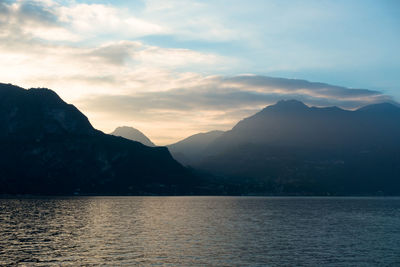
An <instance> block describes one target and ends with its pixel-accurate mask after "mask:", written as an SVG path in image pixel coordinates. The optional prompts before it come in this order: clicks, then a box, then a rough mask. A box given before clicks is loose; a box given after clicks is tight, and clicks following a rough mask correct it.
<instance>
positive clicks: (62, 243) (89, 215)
mask: <svg viewBox="0 0 400 267" xmlns="http://www.w3.org/2000/svg"><path fill="white" fill-rule="evenodd" d="M18 264H19V265H27V266H31V265H33V266H49V265H50V266H51V265H55V266H59V265H63V266H65V265H73V266H77V265H78V266H79V265H86V266H91V265H96V266H97V265H103V266H120V265H126V266H135V265H137V266H400V198H300V197H299V198H297V197H296V198H295V197H271V198H262V197H74V198H31V199H0V265H18Z"/></svg>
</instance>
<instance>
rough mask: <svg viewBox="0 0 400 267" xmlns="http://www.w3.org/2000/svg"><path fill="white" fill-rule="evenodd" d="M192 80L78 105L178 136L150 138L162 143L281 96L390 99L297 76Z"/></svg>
mask: <svg viewBox="0 0 400 267" xmlns="http://www.w3.org/2000/svg"><path fill="white" fill-rule="evenodd" d="M194 80H195V82H194V83H188V82H187V81H186V82H185V85H186V86H185V87H180V88H172V89H169V90H163V91H153V92H140V93H134V92H131V93H130V94H124V95H99V96H94V97H89V98H87V99H81V100H80V102H79V106H81V107H82V108H83V109H84V110H87V111H88V112H89V114H90V113H97V114H98V115H100V114H103V115H104V116H106V117H109V118H111V117H112V118H118V119H116V120H114V122H115V123H119V124H123V123H125V124H127V123H131V124H134V125H140V126H142V127H143V128H146V132H149V133H150V135H151V134H152V133H153V132H154V131H152V129H149V128H148V127H149V125H150V124H153V125H154V124H155V125H158V127H159V129H164V130H165V131H167V132H169V133H170V136H174V134H176V139H173V138H172V139H166V138H164V137H162V138H161V137H160V138H161V139H157V137H156V136H151V137H152V138H153V139H156V140H157V141H158V142H159V143H160V142H161V143H164V144H165V143H167V142H168V141H169V140H171V141H173V140H175V141H176V140H177V139H179V138H183V137H185V136H188V135H190V134H194V133H196V132H201V131H208V130H215V129H222V130H227V129H230V128H231V127H233V126H234V124H235V123H237V122H238V121H239V120H241V119H243V118H244V117H247V116H250V115H252V114H254V113H256V112H258V111H259V110H261V109H262V108H264V107H265V106H267V105H269V104H273V103H275V102H277V101H279V100H281V99H298V100H301V101H303V102H305V103H306V104H308V105H311V106H333V105H336V106H340V107H342V108H347V109H354V108H357V107H360V106H363V105H366V104H371V103H376V102H387V101H393V100H392V98H391V97H390V96H387V95H384V94H382V93H381V92H378V91H373V90H368V89H351V88H346V87H340V86H333V85H329V84H323V83H313V82H309V81H305V80H296V79H283V78H273V77H266V76H257V75H238V76H233V77H223V76H213V77H203V78H199V77H194ZM176 84H179V82H176ZM189 84H192V86H189ZM100 117H101V115H100ZM115 126H117V125H115ZM163 138H164V139H163Z"/></svg>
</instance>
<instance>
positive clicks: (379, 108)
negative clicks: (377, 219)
mask: <svg viewBox="0 0 400 267" xmlns="http://www.w3.org/2000/svg"><path fill="white" fill-rule="evenodd" d="M191 139H192V138H188V139H186V141H188V140H189V141H190V140H191ZM194 143H195V142H194ZM178 144H179V143H178ZM185 145H186V147H191V146H190V142H189V144H188V143H187V142H186V143H185ZM170 147H171V146H170ZM192 147H193V148H194V150H196V149H195V146H192ZM172 148H173V150H172V151H171V153H172V154H173V155H177V156H176V159H177V160H181V158H180V157H179V155H180V153H181V154H187V151H186V150H185V149H179V148H180V147H179V146H176V145H173V146H172ZM191 154H193V155H196V157H192V158H190V160H189V161H187V160H186V159H184V160H183V161H182V163H183V164H188V165H190V166H192V167H193V168H195V169H198V170H202V171H204V172H208V173H211V174H213V175H217V176H220V177H225V178H227V177H229V181H232V180H235V179H236V181H242V182H243V181H249V183H250V184H251V185H252V186H254V185H256V184H257V185H258V189H255V190H259V191H260V192H275V193H284V194H399V193H400V108H399V107H398V106H396V105H394V104H390V103H381V104H373V105H368V106H365V107H362V108H360V109H357V110H354V111H350V110H343V109H340V108H338V107H326V108H318V107H308V106H307V105H305V104H304V103H302V102H299V101H296V100H286V101H279V102H278V103H276V104H275V105H271V106H267V107H266V108H264V109H263V110H261V111H260V112H258V113H257V114H255V115H253V116H250V117H248V118H246V119H243V120H241V121H240V122H239V123H237V124H236V125H235V126H234V127H233V128H232V129H231V130H229V131H226V132H224V133H221V134H220V135H219V136H218V137H217V138H210V139H209V142H208V143H207V142H203V143H202V145H201V146H199V147H198V149H197V150H196V151H191Z"/></svg>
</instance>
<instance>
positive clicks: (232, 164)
mask: <svg viewBox="0 0 400 267" xmlns="http://www.w3.org/2000/svg"><path fill="white" fill-rule="evenodd" d="M115 135H122V136H124V137H126V138H123V137H120V136H115ZM399 137H400V107H399V106H397V105H396V104H391V103H381V104H373V105H368V106H365V107H362V108H359V109H357V110H344V109H341V108H338V107H324V108H319V107H309V106H307V105H305V104H304V103H302V102H299V101H296V100H283V101H279V102H278V103H276V104H274V105H270V106H267V107H266V108H264V109H263V110H261V111H260V112H258V113H256V114H254V115H253V116H250V117H248V118H245V119H243V120H241V121H240V122H238V123H237V124H236V125H235V126H234V127H233V128H232V129H231V130H229V131H225V132H222V131H212V132H208V133H200V134H196V135H193V136H190V137H188V138H186V139H184V140H182V141H180V142H177V143H175V144H171V145H169V146H168V148H167V147H153V146H154V144H153V143H151V141H150V140H149V139H148V138H146V137H145V136H144V135H143V134H142V133H140V132H139V131H138V130H136V129H133V128H130V127H122V128H117V129H116V131H114V132H113V135H108V134H104V133H103V132H101V131H99V130H96V129H94V128H93V127H92V125H91V124H90V122H89V120H88V119H87V118H86V116H85V115H83V114H82V113H81V112H80V111H79V110H78V109H77V108H76V107H74V106H73V105H70V104H67V103H65V102H64V101H63V100H62V99H61V98H60V97H59V96H58V95H57V94H56V93H55V92H53V91H51V90H49V89H44V88H38V89H29V90H26V89H23V88H21V87H17V86H14V85H11V84H0V194H47V195H71V194H86V195H87V194H89V195H90V194H95V195H99V194H107V195H153V194H155V195H191V194H216V195H227V194H228V195H249V194H257V195H288V194H289V195H399V194H400V138H399ZM129 139H135V140H138V141H141V142H143V143H146V144H147V145H148V146H147V145H143V144H142V143H140V142H136V141H132V140H129ZM169 151H171V153H170V152H169ZM171 154H172V155H173V157H174V158H175V159H174V158H173V157H172V156H171ZM176 160H178V161H180V162H181V163H182V164H184V165H186V166H188V167H184V166H182V165H181V164H180V163H178V162H177V161H176Z"/></svg>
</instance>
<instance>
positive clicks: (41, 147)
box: [0, 84, 198, 194]
mask: <svg viewBox="0 0 400 267" xmlns="http://www.w3.org/2000/svg"><path fill="white" fill-rule="evenodd" d="M197 185H198V180H197V178H195V177H193V175H192V174H191V173H190V172H189V171H187V170H186V169H185V168H184V167H182V166H181V165H180V164H179V163H177V162H176V161H175V160H174V159H173V158H172V157H171V155H170V153H169V152H168V149H167V148H165V147H156V148H151V147H147V146H144V145H142V144H140V143H138V142H134V141H130V140H127V139H125V138H121V137H116V136H111V135H106V134H104V133H102V132H100V131H97V130H95V129H94V128H93V127H92V126H91V124H90V123H89V121H88V119H87V118H86V117H85V116H84V115H83V114H82V113H80V112H79V110H78V109H76V108H75V107H74V106H72V105H69V104H67V103H65V102H64V101H62V100H61V99H60V98H59V97H58V96H57V95H56V94H55V93H54V92H53V91H51V90H48V89H30V90H25V89H23V88H20V87H16V86H13V85H10V84H0V193H2V194H4V193H6V194H16V193H18V194H20V193H22V194H72V193H84V194H182V193H188V192H193V191H194V190H195V188H196V186H197Z"/></svg>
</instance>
